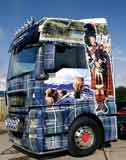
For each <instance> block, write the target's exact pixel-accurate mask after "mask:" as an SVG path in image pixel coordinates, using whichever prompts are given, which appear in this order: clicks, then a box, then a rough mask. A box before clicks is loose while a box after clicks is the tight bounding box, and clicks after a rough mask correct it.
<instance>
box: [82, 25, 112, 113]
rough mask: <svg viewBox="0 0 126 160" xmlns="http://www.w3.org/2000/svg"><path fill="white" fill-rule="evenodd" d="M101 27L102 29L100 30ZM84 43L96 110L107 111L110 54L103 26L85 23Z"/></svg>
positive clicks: (109, 85) (110, 79)
mask: <svg viewBox="0 0 126 160" xmlns="http://www.w3.org/2000/svg"><path fill="white" fill-rule="evenodd" d="M101 28H103V30H100V29H101ZM85 29H86V32H85V43H86V44H87V52H88V62H89V67H90V70H91V78H92V80H91V88H92V89H94V90H95V96H96V101H97V106H98V107H97V108H96V112H98V111H103V112H107V111H108V108H107V105H106V98H107V96H110V95H111V96H113V82H112V71H111V62H110V61H111V56H110V50H111V46H110V42H109V35H108V34H107V31H106V30H105V26H104V24H103V25H96V24H94V23H93V24H87V25H85Z"/></svg>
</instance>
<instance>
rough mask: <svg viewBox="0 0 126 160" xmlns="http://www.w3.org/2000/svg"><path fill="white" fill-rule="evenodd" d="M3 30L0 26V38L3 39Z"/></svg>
mask: <svg viewBox="0 0 126 160" xmlns="http://www.w3.org/2000/svg"><path fill="white" fill-rule="evenodd" d="M4 33H5V32H4V30H3V29H2V28H0V40H2V39H4V37H5V34H4Z"/></svg>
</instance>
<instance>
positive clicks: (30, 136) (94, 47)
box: [5, 17, 117, 156]
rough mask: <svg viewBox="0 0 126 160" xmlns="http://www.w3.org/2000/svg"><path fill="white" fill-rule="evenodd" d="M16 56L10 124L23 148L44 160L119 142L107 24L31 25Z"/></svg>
mask: <svg viewBox="0 0 126 160" xmlns="http://www.w3.org/2000/svg"><path fill="white" fill-rule="evenodd" d="M9 54H10V62H9V67H8V75H7V92H6V95H7V106H8V115H7V118H6V121H5V123H6V127H7V129H8V134H9V139H10V141H11V142H12V143H13V144H14V145H15V146H17V147H19V148H21V149H23V150H25V151H28V152H30V153H33V154H36V155H43V154H46V153H53V152H58V151H63V150H68V151H69V152H70V153H71V154H72V155H73V156H86V155H89V154H91V153H93V152H94V151H95V150H96V149H97V148H98V147H100V146H102V145H103V144H104V143H105V142H110V141H112V140H116V139H117V118H116V114H115V113H116V104H115V91H114V77H113V66H112V54H111V36H110V33H109V32H108V24H107V20H106V19H105V18H92V19H81V20H74V19H66V18H48V17H44V18H42V19H40V20H39V21H36V22H35V21H34V19H31V20H28V21H27V23H25V24H24V26H22V27H21V29H19V30H18V31H17V32H16V34H15V37H14V39H13V41H12V43H11V45H10V48H9Z"/></svg>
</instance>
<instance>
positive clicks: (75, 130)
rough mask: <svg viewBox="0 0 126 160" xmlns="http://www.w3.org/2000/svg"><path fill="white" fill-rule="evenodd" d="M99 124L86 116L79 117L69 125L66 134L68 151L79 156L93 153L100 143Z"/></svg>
mask: <svg viewBox="0 0 126 160" xmlns="http://www.w3.org/2000/svg"><path fill="white" fill-rule="evenodd" d="M101 140H102V132H101V128H100V127H99V125H98V124H97V123H96V122H95V121H94V120H93V119H90V118H88V117H79V118H78V119H77V120H76V121H75V122H74V123H73V124H72V126H71V128H70V131H69V135H68V147H69V152H70V153H71V154H72V155H73V156H77V157H81V156H87V155H89V154H91V153H93V152H94V151H95V150H96V149H97V148H98V147H99V145H100V144H101Z"/></svg>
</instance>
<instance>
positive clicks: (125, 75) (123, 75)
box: [113, 47, 126, 87]
mask: <svg viewBox="0 0 126 160" xmlns="http://www.w3.org/2000/svg"><path fill="white" fill-rule="evenodd" d="M113 67H114V78H115V85H116V86H125V87H126V72H125V68H126V49H122V48H119V47H118V48H114V49H113Z"/></svg>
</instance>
